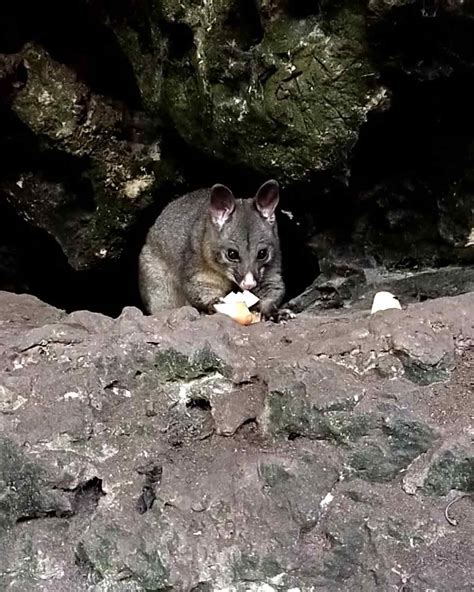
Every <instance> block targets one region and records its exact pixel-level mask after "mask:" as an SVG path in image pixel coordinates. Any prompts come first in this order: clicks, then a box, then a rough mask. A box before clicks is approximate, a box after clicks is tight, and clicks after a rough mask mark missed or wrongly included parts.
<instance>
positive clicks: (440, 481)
mask: <svg viewBox="0 0 474 592" xmlns="http://www.w3.org/2000/svg"><path fill="white" fill-rule="evenodd" d="M423 489H424V491H426V492H427V493H431V494H433V495H446V494H447V493H448V492H449V491H450V490H451V489H457V490H459V491H466V492H471V491H474V456H473V455H472V451H471V452H469V451H468V450H452V451H451V450H447V451H446V452H445V453H444V454H443V455H442V457H441V458H439V459H438V460H437V461H436V462H434V463H433V464H432V466H431V467H430V470H429V472H428V476H427V477H426V479H425V482H424V485H423Z"/></svg>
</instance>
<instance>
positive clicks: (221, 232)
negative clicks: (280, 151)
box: [206, 180, 280, 290]
mask: <svg viewBox="0 0 474 592" xmlns="http://www.w3.org/2000/svg"><path fill="white" fill-rule="evenodd" d="M278 201H279V186H278V183H277V182H276V181H274V180H270V181H267V182H266V183H264V184H263V185H262V186H261V187H260V189H259V190H258V191H257V193H256V195H255V197H253V198H251V199H244V200H242V199H235V197H234V195H233V193H232V191H231V190H230V189H228V188H227V187H226V186H225V185H214V187H212V189H211V192H210V199H209V220H208V225H207V231H208V237H209V240H208V241H207V245H206V247H207V248H206V250H207V255H208V258H210V259H211V260H212V262H211V261H210V263H212V266H213V268H214V269H216V270H217V269H218V270H219V272H221V273H222V275H224V276H225V277H227V278H228V279H229V280H231V281H232V282H234V283H235V284H237V286H239V288H241V289H242V290H253V289H255V288H258V286H259V284H260V282H261V281H262V279H263V277H264V275H265V271H266V270H267V269H268V268H269V267H270V266H272V264H275V263H277V264H278V265H279V264H280V244H279V239H278V229H277V224H276V220H275V209H276V207H277V205H278Z"/></svg>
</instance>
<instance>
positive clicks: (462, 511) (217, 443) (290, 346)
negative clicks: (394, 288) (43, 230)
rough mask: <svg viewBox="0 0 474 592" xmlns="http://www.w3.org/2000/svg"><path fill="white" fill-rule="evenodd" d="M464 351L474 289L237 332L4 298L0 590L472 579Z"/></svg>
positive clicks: (330, 591) (404, 584) (220, 322)
mask: <svg viewBox="0 0 474 592" xmlns="http://www.w3.org/2000/svg"><path fill="white" fill-rule="evenodd" d="M473 343H474V293H473V292H471V293H467V294H464V295H458V296H454V297H447V298H439V299H435V300H430V301H426V302H423V303H419V304H412V305H409V306H408V307H407V308H405V309H404V310H402V311H398V310H392V311H385V312H381V313H377V314H376V315H373V316H370V315H369V314H368V311H367V310H355V311H347V310H346V309H339V310H338V311H331V312H326V313H321V312H320V313H318V314H316V313H314V314H310V313H309V312H307V313H302V314H299V315H297V317H296V319H294V320H292V321H290V322H288V323H287V324H282V325H274V324H271V323H270V324H265V325H254V326H251V327H248V328H242V327H240V326H237V325H236V324H234V323H233V322H232V321H231V320H229V319H227V318H226V317H223V316H221V315H215V316H212V317H199V315H198V314H197V313H196V312H195V311H194V310H193V309H186V308H185V309H181V310H180V311H179V312H174V313H172V314H166V315H163V316H160V317H154V318H151V317H146V316H143V315H142V313H141V312H140V311H139V310H137V309H134V308H126V309H124V311H123V313H122V314H121V315H120V316H119V317H118V318H116V319H112V318H108V317H105V316H102V315H100V314H96V313H90V312H86V311H78V312H74V313H72V314H66V313H64V312H62V311H60V310H58V309H55V308H53V307H51V306H49V305H46V304H44V303H42V302H40V301H39V300H37V299H36V298H34V297H32V296H19V295H14V294H10V293H6V292H1V293H0V368H1V373H0V421H1V432H0V433H1V436H0V525H1V530H0V533H1V534H0V588H1V589H2V590H9V591H14V592H20V591H21V592H24V591H26V590H28V591H39V590H42V591H54V592H63V591H64V592H65V591H67V592H82V591H86V590H87V591H93V592H99V591H100V592H105V591H114V592H115V591H123V592H125V591H126V592H132V591H135V592H138V591H140V592H144V591H158V590H168V591H171V590H173V591H174V590H176V591H180V592H181V591H191V590H193V591H195V592H197V591H201V592H203V591H209V592H210V591H214V590H222V591H224V590H226V591H229V592H231V591H236V592H237V591H238V592H240V591H244V590H245V591H247V590H254V591H257V590H258V591H261V592H271V591H280V590H281V591H283V590H284V591H289V590H293V591H294V592H296V591H297V590H300V591H309V590H321V591H325V592H336V591H338V592H339V591H341V592H342V591H344V592H345V591H352V590H354V591H355V590H357V591H359V590H363V591H364V592H365V591H367V592H370V591H391V590H393V591H394V592H395V591H404V592H408V591H412V592H421V591H426V592H427V591H436V592H448V591H449V592H461V591H466V592H467V591H468V590H469V591H470V590H472V586H473V581H474V570H473V567H472V552H473V548H472V532H473V528H474V522H473V512H472V503H473V500H472V497H470V495H472V492H473V491H474V445H473V425H472V417H473V413H474V405H473V396H472V393H473V386H474V370H473V367H474V350H473ZM466 494H467V495H466ZM450 502H453V504H452V505H451V506H449V507H448V504H449V503H450Z"/></svg>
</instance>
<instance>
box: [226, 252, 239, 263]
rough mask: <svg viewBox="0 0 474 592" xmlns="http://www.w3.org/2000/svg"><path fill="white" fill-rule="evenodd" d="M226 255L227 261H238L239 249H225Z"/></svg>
mask: <svg viewBox="0 0 474 592" xmlns="http://www.w3.org/2000/svg"><path fill="white" fill-rule="evenodd" d="M226 257H227V259H228V260H229V261H238V260H239V251H236V250H235V249H227V251H226Z"/></svg>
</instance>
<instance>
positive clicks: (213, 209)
mask: <svg viewBox="0 0 474 592" xmlns="http://www.w3.org/2000/svg"><path fill="white" fill-rule="evenodd" d="M234 210H235V197H234V194H233V193H232V191H231V190H230V189H229V188H228V187H226V186H225V185H214V186H213V187H212V188H211V201H210V205H209V212H210V214H211V220H212V222H213V224H215V225H216V226H217V228H219V230H220V229H221V228H222V227H223V226H224V224H225V223H226V222H227V221H228V220H229V218H230V217H231V216H232V213H233V211H234Z"/></svg>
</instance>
